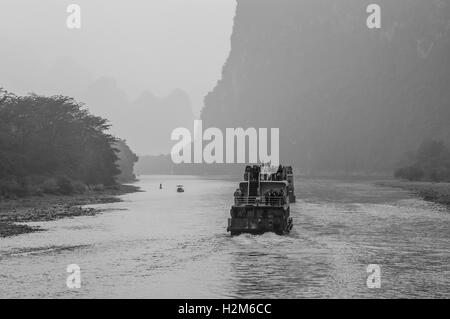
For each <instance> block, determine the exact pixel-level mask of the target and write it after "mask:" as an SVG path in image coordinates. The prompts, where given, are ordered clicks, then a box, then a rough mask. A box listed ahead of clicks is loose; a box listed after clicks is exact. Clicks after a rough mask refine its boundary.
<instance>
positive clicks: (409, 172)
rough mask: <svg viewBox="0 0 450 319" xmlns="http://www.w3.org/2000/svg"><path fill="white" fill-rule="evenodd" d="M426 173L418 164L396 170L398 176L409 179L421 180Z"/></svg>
mask: <svg viewBox="0 0 450 319" xmlns="http://www.w3.org/2000/svg"><path fill="white" fill-rule="evenodd" d="M424 175H425V173H424V171H423V170H422V169H421V168H420V167H416V166H408V167H403V168H399V169H398V170H396V171H395V177H396V178H403V179H407V180H409V181H420V180H421V179H422V178H423V177H424Z"/></svg>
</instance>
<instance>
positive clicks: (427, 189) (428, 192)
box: [378, 181, 450, 208]
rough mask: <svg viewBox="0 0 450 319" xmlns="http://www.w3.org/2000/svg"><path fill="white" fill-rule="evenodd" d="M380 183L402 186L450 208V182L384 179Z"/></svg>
mask: <svg viewBox="0 0 450 319" xmlns="http://www.w3.org/2000/svg"><path fill="white" fill-rule="evenodd" d="M378 184H379V185H382V186H389V187H397V188H402V189H405V190H408V191H411V192H413V193H414V194H416V195H418V196H420V197H422V198H423V199H424V200H426V201H429V202H434V203H437V204H441V205H446V206H447V207H449V208H450V183H432V182H409V181H383V182H379V183H378Z"/></svg>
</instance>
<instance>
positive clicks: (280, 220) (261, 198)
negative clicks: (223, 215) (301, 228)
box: [227, 164, 295, 236]
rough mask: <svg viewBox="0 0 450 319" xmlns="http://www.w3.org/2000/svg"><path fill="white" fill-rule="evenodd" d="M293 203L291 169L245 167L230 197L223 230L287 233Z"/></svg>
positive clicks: (232, 232) (262, 166)
mask: <svg viewBox="0 0 450 319" xmlns="http://www.w3.org/2000/svg"><path fill="white" fill-rule="evenodd" d="M294 202H295V193H294V175H293V172H292V167H290V166H285V167H283V166H281V165H280V166H279V167H278V168H273V167H271V166H269V165H264V164H263V165H255V166H253V167H251V166H247V167H246V169H245V175H244V181H242V182H240V183H239V188H238V189H237V190H236V192H235V194H234V205H233V206H232V207H231V212H230V213H231V218H229V219H228V227H227V231H228V232H230V233H231V235H232V236H233V235H239V234H241V233H251V234H262V233H265V232H274V233H276V234H279V235H283V234H286V233H289V232H290V231H291V229H292V227H293V222H292V217H291V216H290V203H294Z"/></svg>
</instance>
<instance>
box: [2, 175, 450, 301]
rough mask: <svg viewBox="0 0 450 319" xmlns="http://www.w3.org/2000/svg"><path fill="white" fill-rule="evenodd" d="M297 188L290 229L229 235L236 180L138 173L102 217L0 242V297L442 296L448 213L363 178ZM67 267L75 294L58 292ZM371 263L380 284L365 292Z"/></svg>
mask: <svg viewBox="0 0 450 319" xmlns="http://www.w3.org/2000/svg"><path fill="white" fill-rule="evenodd" d="M160 183H163V185H164V188H163V190H160V189H159V184H160ZM176 184H184V185H185V189H186V192H185V193H182V194H179V193H176V191H175V189H176ZM296 184H297V189H296V191H297V199H298V201H297V203H296V204H293V205H292V206H291V213H292V216H293V218H294V228H293V231H292V233H291V234H289V235H287V236H277V235H274V234H264V235H261V236H252V235H241V236H237V237H230V236H229V235H228V234H227V233H226V225H227V218H228V217H229V209H230V205H231V203H232V200H233V197H232V195H233V192H234V190H235V188H236V185H237V180H231V179H220V178H199V177H186V176H144V177H141V180H140V182H138V186H140V187H141V188H142V189H143V190H144V192H140V193H134V194H128V195H125V196H123V197H122V199H123V202H120V203H113V204H106V205H96V206H95V207H97V208H102V209H106V210H107V211H106V212H104V213H103V214H100V215H97V216H90V217H77V218H73V219H63V220H58V221H53V222H45V223H30V225H38V226H41V227H43V228H45V229H47V231H44V232H37V233H32V234H26V235H21V236H17V237H12V238H6V239H5V238H3V239H0V254H1V255H0V265H1V267H0V297H1V298H12V297H33V298H91V297H94V298H97V297H105V298H115V297H119V298H121V297H123V298H133V297H137V298H194V297H195V298H220V297H225V298H228V297H231V298H234V297H244V298H311V297H318V298H356V297H362V298H404V297H409V298H416V297H426V298H431V297H437V298H442V297H445V298H449V297H450V266H449V261H450V212H449V211H448V210H447V209H446V208H444V207H441V206H439V205H434V204H431V203H428V202H425V201H422V200H421V199H418V198H416V197H414V196H412V195H410V194H408V192H406V191H403V190H399V189H394V188H389V187H380V186H376V185H375V184H374V183H373V182H370V181H361V180H359V181H345V180H324V179H297V180H296ZM70 264H77V265H79V267H80V268H81V288H80V289H68V288H67V286H66V279H67V276H68V275H69V274H68V273H67V272H66V269H67V266H68V265H70ZM369 264H377V265H379V267H380V269H381V287H380V288H375V289H369V288H368V287H367V283H366V281H367V277H368V275H369V274H368V273H367V266H368V265H369Z"/></svg>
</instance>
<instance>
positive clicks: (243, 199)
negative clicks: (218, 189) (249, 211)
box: [234, 196, 288, 207]
mask: <svg viewBox="0 0 450 319" xmlns="http://www.w3.org/2000/svg"><path fill="white" fill-rule="evenodd" d="M287 202H288V201H287V198H286V197H285V196H236V197H234V203H235V205H236V206H244V205H262V206H264V205H266V206H280V207H281V206H284V205H285V204H286V203H287Z"/></svg>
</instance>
